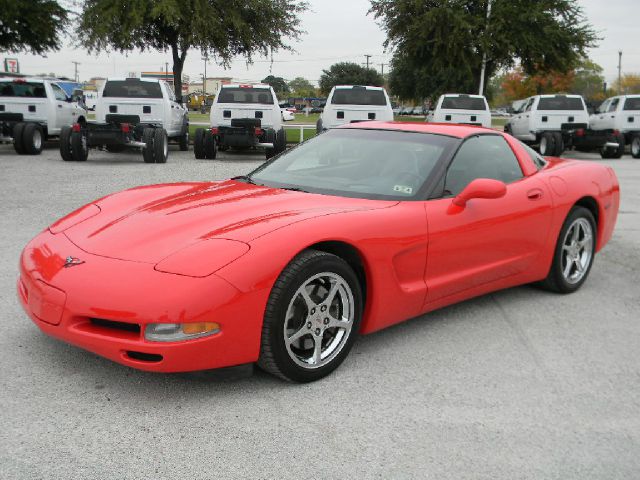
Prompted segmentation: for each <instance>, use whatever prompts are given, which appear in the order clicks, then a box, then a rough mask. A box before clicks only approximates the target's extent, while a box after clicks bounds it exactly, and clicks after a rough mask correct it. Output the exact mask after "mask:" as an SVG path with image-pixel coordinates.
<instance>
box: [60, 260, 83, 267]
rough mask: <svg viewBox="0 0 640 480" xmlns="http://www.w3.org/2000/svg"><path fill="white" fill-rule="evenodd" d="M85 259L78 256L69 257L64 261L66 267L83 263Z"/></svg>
mask: <svg viewBox="0 0 640 480" xmlns="http://www.w3.org/2000/svg"><path fill="white" fill-rule="evenodd" d="M83 263H84V260H80V259H79V258H76V257H67V258H66V260H65V261H64V268H69V267H75V266H76V265H82V264H83Z"/></svg>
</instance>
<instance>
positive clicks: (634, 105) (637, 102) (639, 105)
mask: <svg viewBox="0 0 640 480" xmlns="http://www.w3.org/2000/svg"><path fill="white" fill-rule="evenodd" d="M623 110H640V97H637V98H627V99H626V100H625V102H624V108H623Z"/></svg>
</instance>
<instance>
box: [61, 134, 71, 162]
mask: <svg viewBox="0 0 640 480" xmlns="http://www.w3.org/2000/svg"><path fill="white" fill-rule="evenodd" d="M71 133H72V130H71V127H70V126H69V125H66V126H64V127H62V130H60V156H61V157H62V160H64V161H65V162H71V161H72V160H73V154H72V153H71Z"/></svg>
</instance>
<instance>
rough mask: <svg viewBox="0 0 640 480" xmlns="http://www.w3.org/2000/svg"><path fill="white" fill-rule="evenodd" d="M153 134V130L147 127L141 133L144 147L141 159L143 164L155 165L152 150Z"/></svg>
mask: <svg viewBox="0 0 640 480" xmlns="http://www.w3.org/2000/svg"><path fill="white" fill-rule="evenodd" d="M154 134H155V129H153V128H149V127H148V128H145V129H144V130H143V131H142V141H143V142H144V145H145V147H144V148H143V149H142V159H143V160H144V163H155V154H154V149H153V139H154Z"/></svg>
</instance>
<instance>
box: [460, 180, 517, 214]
mask: <svg viewBox="0 0 640 480" xmlns="http://www.w3.org/2000/svg"><path fill="white" fill-rule="evenodd" d="M506 193H507V186H506V185H505V184H504V182H501V181H499V180H492V179H490V178H476V179H475V180H473V181H472V182H471V183H469V185H467V186H466V187H464V190H462V191H461V192H460V193H459V194H458V195H457V196H456V197H455V198H454V199H453V204H454V205H456V206H458V207H462V208H464V207H465V206H466V205H467V202H468V201H469V200H472V199H474V198H501V197H504V196H505V195H506Z"/></svg>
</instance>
